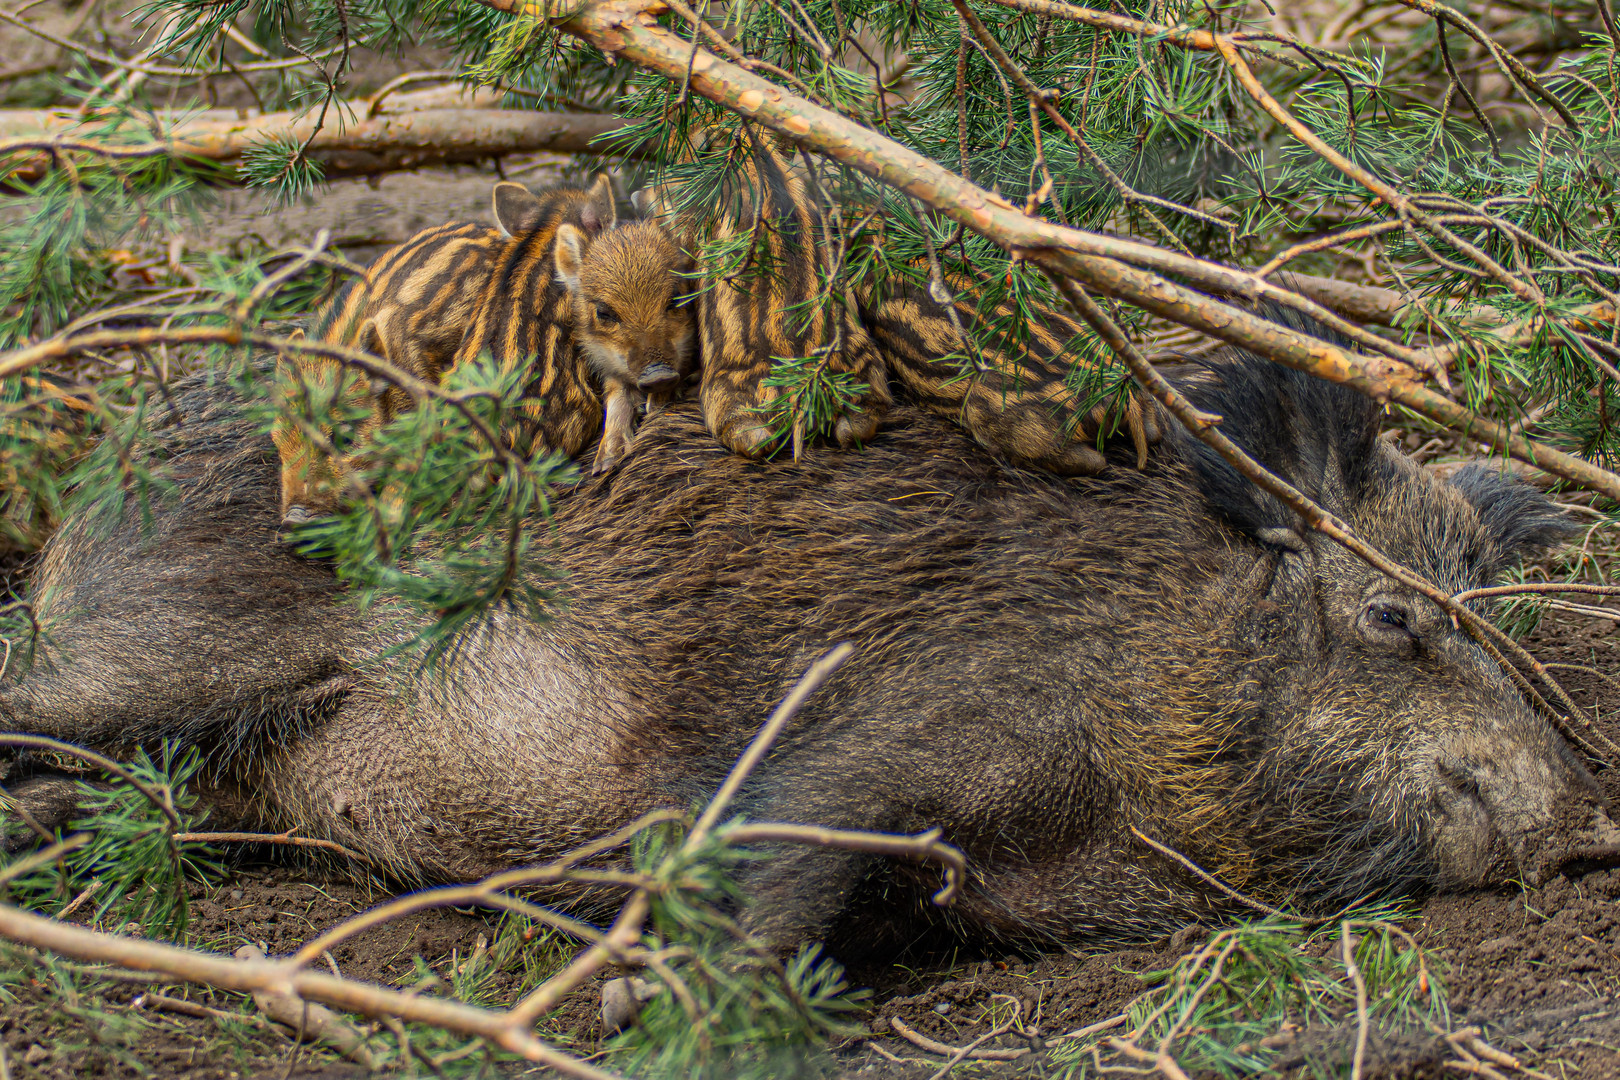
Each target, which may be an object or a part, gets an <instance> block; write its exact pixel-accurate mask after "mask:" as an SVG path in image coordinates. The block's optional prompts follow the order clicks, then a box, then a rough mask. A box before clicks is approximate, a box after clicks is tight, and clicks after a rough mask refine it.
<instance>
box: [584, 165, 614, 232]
mask: <svg viewBox="0 0 1620 1080" xmlns="http://www.w3.org/2000/svg"><path fill="white" fill-rule="evenodd" d="M618 222H619V211H618V208H617V206H616V205H615V204H614V201H613V181H612V180H610V179H608V174H607V173H600V174H598V175H597V177H596V183H594V184H592V185H591V190H590V191H589V192H587V193H586V195H585V206H584V207H583V208H582V209H581V210H580V212H579V223H580V225H581V226H582V227H583V228H584V229H585V231H586V232H587V233H592V234H595V233H599V232H602V231H603V230H604V229H611V228H613V226H615V225H617V224H618Z"/></svg>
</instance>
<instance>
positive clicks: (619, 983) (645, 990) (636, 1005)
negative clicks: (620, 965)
mask: <svg viewBox="0 0 1620 1080" xmlns="http://www.w3.org/2000/svg"><path fill="white" fill-rule="evenodd" d="M662 989H663V987H661V986H658V985H655V984H653V983H649V982H648V981H647V980H646V979H638V978H636V977H634V976H630V977H628V978H624V979H614V980H613V981H612V982H608V983H604V984H602V1034H603V1035H604V1036H608V1035H617V1034H618V1033H619V1032H621V1031H623V1030H624V1029H625V1028H627V1027H629V1026H630V1025H631V1024H633V1023H635V1019H636V1017H638V1016H640V1015H641V1007H642V1006H643V1005H645V1004H646V1003H647V1002H648V1001H651V1000H652V999H653V998H655V997H657V996H658V992H659V991H660V990H662Z"/></svg>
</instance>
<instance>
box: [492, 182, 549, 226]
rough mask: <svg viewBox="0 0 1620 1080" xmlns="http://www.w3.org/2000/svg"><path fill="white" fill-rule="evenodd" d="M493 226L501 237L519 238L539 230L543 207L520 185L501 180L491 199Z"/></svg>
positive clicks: (533, 195) (543, 215) (534, 196)
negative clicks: (497, 226) (498, 230)
mask: <svg viewBox="0 0 1620 1080" xmlns="http://www.w3.org/2000/svg"><path fill="white" fill-rule="evenodd" d="M491 202H492V204H493V209H494V213H495V224H496V225H499V226H500V229H501V235H503V236H508V237H510V236H520V235H522V234H523V233H529V232H533V231H534V230H535V229H537V228H539V226H540V221H541V219H542V218H543V217H545V206H544V204H543V203H542V202H541V201H540V199H539V197H538V196H536V195H535V194H534V193H533V192H531V191H530V190H529V189H528V188H526V187H524V186H523V185H522V184H515V183H513V182H512V181H510V180H502V181H501V182H500V183H498V184H496V185H495V192H494V194H493V196H492V197H491Z"/></svg>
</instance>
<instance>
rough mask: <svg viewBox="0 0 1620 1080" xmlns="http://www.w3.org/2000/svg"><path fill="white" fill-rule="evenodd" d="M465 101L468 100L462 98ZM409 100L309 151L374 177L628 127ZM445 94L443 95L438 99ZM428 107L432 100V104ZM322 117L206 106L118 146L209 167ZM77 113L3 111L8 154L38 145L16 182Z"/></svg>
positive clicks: (564, 148)
mask: <svg viewBox="0 0 1620 1080" xmlns="http://www.w3.org/2000/svg"><path fill="white" fill-rule="evenodd" d="M463 96H466V95H463ZM406 97H407V95H398V96H396V97H395V98H393V99H392V100H391V104H393V105H394V106H395V107H394V108H391V109H390V110H389V111H387V112H385V113H382V114H381V115H378V116H373V117H371V118H369V119H359V120H358V122H350V123H342V124H339V123H331V122H329V123H327V124H326V126H325V127H323V128H322V129H321V130H320V131H319V132H316V133H315V138H314V141H313V142H312V143H310V147H309V154H310V157H312V158H313V159H314V160H316V161H318V162H320V164H321V167H322V169H323V170H324V174H325V175H326V176H328V177H337V176H367V175H373V174H376V173H384V172H395V171H399V170H403V169H416V168H421V167H423V166H427V165H447V164H461V163H467V162H479V161H487V160H489V159H490V158H492V157H498V156H501V155H503V154H522V153H533V152H535V151H540V150H550V151H555V152H558V153H579V152H581V151H585V150H589V149H591V148H592V146H591V144H592V141H593V140H594V139H596V138H597V137H599V136H602V135H606V134H608V133H609V132H613V131H617V130H618V129H619V128H621V127H623V126H624V121H622V120H621V119H619V118H618V117H616V116H612V115H610V114H606V113H549V112H530V111H527V110H522V109H487V108H417V109H400V108H399V107H398V106H399V105H401V104H403V99H404V98H406ZM439 97H441V98H442V97H443V95H439ZM424 103H425V102H424ZM369 105H370V102H368V101H365V100H360V101H349V102H343V103H341V104H338V103H335V104H334V105H333V109H334V110H338V112H337V115H341V116H344V117H346V118H349V119H351V120H352V119H354V118H363V117H365V116H366V114H367V111H368V109H369ZM316 116H317V114H316V113H313V112H312V113H306V114H303V115H300V114H297V113H291V112H276V113H263V114H261V115H258V116H249V117H245V118H244V117H242V116H241V115H239V114H238V113H237V112H236V111H235V110H233V109H208V110H205V111H203V112H200V113H192V114H189V115H188V116H187V117H185V118H184V119H182V118H179V117H176V118H175V120H176V122H175V125H174V127H172V128H170V129H169V131H168V132H167V135H168V137H167V138H166V139H163V140H161V141H154V142H151V143H145V144H136V145H135V146H132V147H127V148H126V147H120V148H119V149H120V150H121V151H126V150H127V151H130V153H128V154H127V156H141V155H140V154H139V153H138V152H139V151H145V152H146V153H147V154H150V155H157V154H164V153H169V154H176V155H185V156H190V157H196V158H204V159H207V160H209V161H218V162H221V163H232V162H236V161H239V160H240V159H241V157H242V153H243V151H245V150H246V149H247V148H248V147H250V146H252V145H254V144H255V143H257V142H261V141H262V140H264V139H265V138H266V137H269V136H286V137H290V138H292V139H293V140H295V141H297V142H300V143H301V142H303V141H305V140H307V139H308V138H309V137H310V134H311V132H314V130H315V123H316ZM80 120H81V118H80V117H78V116H75V115H71V114H69V115H62V114H59V113H57V112H52V111H45V110H26V111H15V112H0V153H5V152H7V151H13V152H15V151H26V150H31V149H37V150H39V151H40V153H39V154H38V155H37V156H35V157H29V158H25V159H23V160H24V164H23V165H22V167H20V168H13V169H12V170H11V172H10V176H9V179H11V180H16V181H27V182H32V181H36V180H38V179H39V178H40V177H41V176H43V175H44V173H45V170H46V169H47V168H49V167H50V158H49V153H48V151H49V147H50V144H51V142H52V141H53V140H56V139H61V138H66V139H72V138H73V136H72V134H71V132H72V130H73V129H74V128H75V127H76V126H77V125H78V124H79V123H80Z"/></svg>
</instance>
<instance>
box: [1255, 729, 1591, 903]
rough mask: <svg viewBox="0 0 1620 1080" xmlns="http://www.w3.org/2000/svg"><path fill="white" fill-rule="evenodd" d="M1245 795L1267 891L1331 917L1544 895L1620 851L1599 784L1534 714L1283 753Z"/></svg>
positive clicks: (1275, 754)
mask: <svg viewBox="0 0 1620 1080" xmlns="http://www.w3.org/2000/svg"><path fill="white" fill-rule="evenodd" d="M1341 749H1342V748H1341ZM1239 798H1240V799H1241V800H1242V801H1243V802H1245V803H1247V804H1248V805H1249V806H1251V807H1253V808H1254V809H1255V811H1256V815H1255V817H1254V818H1253V819H1252V821H1253V824H1252V826H1251V830H1250V834H1249V842H1250V844H1251V845H1252V849H1253V850H1254V851H1255V852H1256V853H1257V854H1259V855H1263V860H1262V864H1263V865H1265V866H1267V867H1268V870H1267V871H1266V873H1265V877H1266V879H1267V881H1266V889H1265V891H1266V892H1267V893H1268V894H1275V895H1276V896H1277V897H1279V898H1286V897H1289V896H1292V897H1294V898H1296V899H1297V900H1299V901H1307V902H1308V903H1309V905H1310V906H1312V907H1320V908H1323V909H1327V910H1332V909H1334V908H1336V907H1339V906H1342V905H1345V904H1350V903H1353V902H1357V901H1361V900H1366V899H1370V898H1373V897H1377V896H1387V895H1394V894H1398V893H1402V892H1427V891H1432V890H1435V889H1455V888H1464V889H1466V888H1477V887H1481V886H1488V885H1495V884H1501V883H1505V882H1508V881H1520V882H1523V883H1525V884H1527V885H1537V884H1540V883H1542V882H1544V881H1546V880H1547V879H1548V878H1550V877H1551V876H1552V875H1553V874H1555V873H1557V872H1559V870H1560V869H1561V868H1566V867H1568V868H1571V869H1574V868H1577V867H1578V866H1579V865H1581V860H1582V859H1585V860H1586V861H1588V862H1590V861H1592V860H1594V859H1598V860H1601V859H1604V858H1609V857H1610V856H1608V855H1606V854H1605V852H1608V851H1610V849H1611V848H1613V849H1616V850H1620V829H1617V828H1616V827H1615V825H1614V824H1613V823H1612V822H1611V821H1610V819H1609V818H1608V817H1607V815H1606V813H1605V809H1606V808H1605V807H1604V806H1603V799H1602V796H1601V794H1600V792H1599V789H1598V786H1597V782H1596V781H1595V780H1594V779H1593V778H1592V776H1591V774H1589V773H1588V772H1587V771H1586V770H1585V768H1584V767H1583V766H1582V765H1581V764H1580V762H1579V761H1577V760H1576V758H1575V756H1574V754H1573V753H1572V752H1571V751H1570V750H1569V748H1568V747H1567V746H1566V745H1565V744H1564V743H1563V741H1562V740H1561V739H1559V738H1558V736H1557V734H1556V733H1554V732H1553V730H1552V729H1551V728H1550V727H1548V726H1547V725H1545V724H1543V723H1542V722H1541V721H1539V720H1538V719H1535V718H1534V717H1517V718H1512V719H1510V720H1508V721H1505V722H1494V723H1493V722H1491V721H1480V722H1476V723H1475V724H1472V725H1463V726H1460V727H1459V728H1458V729H1457V730H1455V731H1453V732H1450V733H1448V734H1447V735H1446V736H1444V737H1442V738H1440V739H1432V738H1423V737H1422V736H1419V737H1418V738H1417V739H1415V740H1414V744H1412V745H1408V746H1407V747H1406V748H1404V749H1401V750H1395V751H1394V753H1393V754H1390V755H1389V756H1384V755H1383V754H1378V753H1370V754H1367V755H1366V756H1361V755H1350V756H1340V755H1338V754H1333V753H1331V752H1325V751H1324V749H1323V748H1322V747H1311V746H1306V745H1303V744H1298V745H1292V746H1289V745H1284V746H1278V747H1275V748H1274V749H1273V750H1272V752H1271V753H1269V754H1268V755H1266V758H1265V759H1264V760H1263V761H1262V763H1261V766H1260V768H1258V769H1256V770H1255V771H1254V772H1253V773H1252V774H1251V775H1250V779H1249V780H1248V782H1247V783H1245V784H1244V785H1242V786H1241V787H1240V794H1239Z"/></svg>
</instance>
